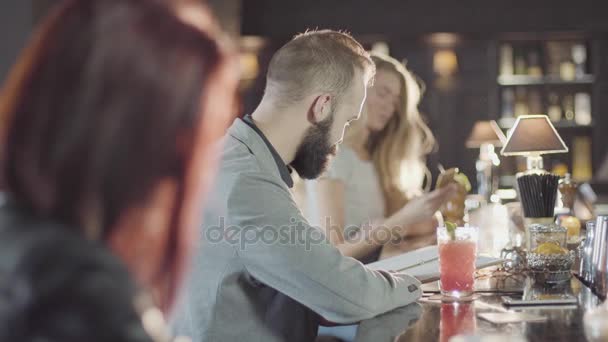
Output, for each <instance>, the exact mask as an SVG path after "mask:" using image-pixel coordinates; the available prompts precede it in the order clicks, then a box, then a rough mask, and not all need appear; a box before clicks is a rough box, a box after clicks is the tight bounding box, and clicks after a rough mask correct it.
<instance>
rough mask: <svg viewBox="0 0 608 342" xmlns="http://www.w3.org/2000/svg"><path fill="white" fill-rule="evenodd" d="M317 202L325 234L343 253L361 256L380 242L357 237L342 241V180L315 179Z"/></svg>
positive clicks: (378, 245)
mask: <svg viewBox="0 0 608 342" xmlns="http://www.w3.org/2000/svg"><path fill="white" fill-rule="evenodd" d="M315 187H316V191H315V192H316V194H317V198H316V200H317V204H318V210H319V219H320V221H321V222H320V224H321V227H322V228H323V229H324V231H325V235H326V236H328V237H329V240H330V241H331V243H332V244H333V245H334V246H336V247H337V248H338V249H339V250H340V252H342V254H343V255H345V256H349V257H353V258H362V257H364V256H366V255H368V254H370V253H371V252H373V251H374V250H375V249H376V248H378V247H380V246H381V244H380V243H377V242H375V241H373V240H369V241H368V240H367V239H364V238H360V236H358V237H357V239H356V240H357V241H356V242H350V241H346V242H345V241H344V227H345V223H344V221H345V212H344V202H345V198H344V193H345V186H344V182H342V181H340V180H337V179H330V178H322V179H319V180H317V181H316V184H315Z"/></svg>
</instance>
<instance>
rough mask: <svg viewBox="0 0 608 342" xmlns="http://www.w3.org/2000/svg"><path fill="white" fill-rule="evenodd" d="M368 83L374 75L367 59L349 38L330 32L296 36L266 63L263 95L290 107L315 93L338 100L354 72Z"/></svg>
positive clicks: (306, 33) (363, 51)
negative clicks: (326, 94)
mask: <svg viewBox="0 0 608 342" xmlns="http://www.w3.org/2000/svg"><path fill="white" fill-rule="evenodd" d="M356 68H359V69H361V70H362V71H363V72H365V74H366V76H367V77H368V79H369V80H371V78H372V77H373V75H374V73H375V65H374V62H373V61H372V59H371V58H370V55H369V53H368V52H367V51H365V49H364V48H363V47H362V46H361V44H359V43H358V42H357V41H356V40H355V39H354V38H353V37H352V36H351V35H349V34H348V33H345V32H338V31H332V30H315V31H307V32H305V33H301V34H299V35H296V36H295V37H294V38H293V39H292V40H291V41H290V42H288V43H287V44H285V45H284V46H283V47H281V48H280V49H279V51H277V52H276V53H275V54H274V56H273V57H272V59H271V61H270V65H269V67H268V74H267V78H266V93H269V94H270V95H271V96H272V97H273V98H275V99H277V100H279V101H280V103H284V104H290V103H293V102H297V101H299V100H302V99H303V98H305V97H306V96H309V95H311V94H313V93H315V92H328V93H332V94H334V95H335V96H336V97H339V96H340V95H341V94H342V93H343V92H344V91H345V90H346V89H348V88H349V86H350V85H351V83H352V81H353V78H354V75H355V69H356Z"/></svg>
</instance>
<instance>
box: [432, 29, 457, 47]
mask: <svg viewBox="0 0 608 342" xmlns="http://www.w3.org/2000/svg"><path fill="white" fill-rule="evenodd" d="M460 40H461V38H460V36H459V35H457V34H455V33H448V32H439V33H433V34H431V35H430V36H429V37H428V41H429V43H431V44H432V45H434V46H436V47H443V48H449V47H453V46H454V45H456V44H458V43H459V42H460Z"/></svg>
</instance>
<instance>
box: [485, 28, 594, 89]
mask: <svg viewBox="0 0 608 342" xmlns="http://www.w3.org/2000/svg"><path fill="white" fill-rule="evenodd" d="M587 50H588V49H587V43H586V42H585V41H584V40H580V39H579V40H566V41H560V40H553V41H552V40H546V41H531V42H521V41H520V42H502V43H501V45H500V48H499V52H498V57H499V61H498V67H499V70H498V78H497V83H498V84H499V85H501V86H520V85H521V86H525V85H577V84H593V82H594V81H595V77H594V75H593V74H592V73H591V72H590V70H589V67H588V65H589V60H588V58H587V55H588V54H587Z"/></svg>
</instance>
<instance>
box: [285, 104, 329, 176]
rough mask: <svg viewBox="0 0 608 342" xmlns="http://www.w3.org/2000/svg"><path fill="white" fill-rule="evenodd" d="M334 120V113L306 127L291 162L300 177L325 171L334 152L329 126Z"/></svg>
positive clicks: (317, 174)
mask: <svg viewBox="0 0 608 342" xmlns="http://www.w3.org/2000/svg"><path fill="white" fill-rule="evenodd" d="M333 122H334V113H333V112H332V113H330V115H329V117H327V118H326V119H325V120H323V121H321V122H319V123H318V124H316V125H315V126H312V127H310V128H308V130H307V131H306V134H305V135H304V140H302V143H301V144H300V146H299V147H298V150H297V151H296V157H295V158H294V160H293V161H292V162H291V164H290V165H291V167H293V168H294V169H295V170H296V171H297V172H298V175H299V176H300V177H301V178H304V179H315V178H317V177H319V176H320V175H321V173H323V171H325V169H326V168H327V165H328V163H329V159H330V157H331V156H333V155H335V154H336V149H337V148H336V145H335V144H331V142H330V141H329V140H330V135H331V127H332V124H333Z"/></svg>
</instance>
